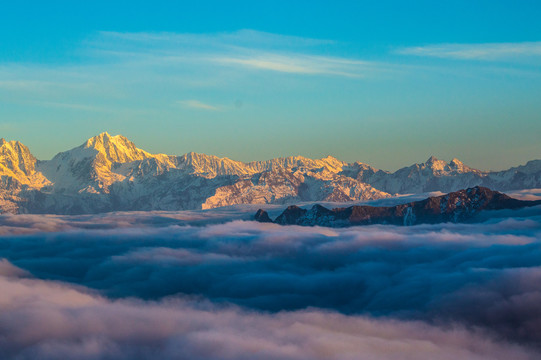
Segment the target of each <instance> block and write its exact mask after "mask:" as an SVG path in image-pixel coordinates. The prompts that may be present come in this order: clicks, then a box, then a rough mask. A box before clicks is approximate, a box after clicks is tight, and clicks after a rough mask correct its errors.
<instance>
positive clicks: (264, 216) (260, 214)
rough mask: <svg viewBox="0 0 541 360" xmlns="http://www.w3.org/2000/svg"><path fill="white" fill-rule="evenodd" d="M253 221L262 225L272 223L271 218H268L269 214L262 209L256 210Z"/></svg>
mask: <svg viewBox="0 0 541 360" xmlns="http://www.w3.org/2000/svg"><path fill="white" fill-rule="evenodd" d="M254 219H255V220H256V221H259V222H262V223H271V222H272V220H271V218H270V217H269V214H268V213H267V212H266V211H265V210H263V209H259V210H257V212H256V213H255V216H254Z"/></svg>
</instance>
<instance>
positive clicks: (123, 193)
mask: <svg viewBox="0 0 541 360" xmlns="http://www.w3.org/2000/svg"><path fill="white" fill-rule="evenodd" d="M0 179H1V183H0V209H1V210H2V211H9V212H19V213H68V214H73V213H96V212H104V211H118V210H185V209H210V208H214V207H219V206H228V205H235V204H265V203H277V204H286V203H296V202H302V201H327V202H345V201H360V200H372V199H381V198H386V197H389V196H391V195H390V194H396V193H400V194H405V193H420V192H428V191H442V192H450V191H455V190H458V189H463V188H467V187H472V186H476V185H483V186H488V187H491V188H495V189H497V190H501V189H517V188H524V187H532V188H533V187H541V161H540V160H536V161H531V162H529V163H528V164H526V165H523V166H519V167H516V168H512V169H509V170H507V171H500V172H492V173H491V172H483V171H479V170H476V169H472V168H470V167H467V166H466V165H464V164H463V163H461V162H460V161H459V160H457V159H453V160H452V161H451V162H450V163H446V162H445V161H442V160H438V159H436V158H434V157H431V158H430V159H428V160H427V161H426V162H425V163H422V164H414V165H412V166H409V167H406V168H403V169H400V170H398V171H396V172H394V173H390V172H387V171H383V170H378V169H375V168H373V167H371V166H369V165H367V164H364V163H361V162H355V163H352V164H348V163H345V162H343V161H340V160H338V159H336V158H334V157H332V156H328V157H325V158H322V159H309V158H305V157H302V156H291V157H285V158H277V159H271V160H267V161H253V162H249V163H243V162H240V161H235V160H231V159H228V158H219V157H216V156H212V155H205V154H198V153H193V152H192V153H188V154H185V155H182V156H173V155H165V154H151V153H149V152H146V151H144V150H141V149H139V148H137V147H136V146H135V144H134V143H133V142H131V141H129V140H128V139H127V138H125V137H123V136H121V135H116V136H111V135H109V134H108V133H102V134H100V135H98V136H95V137H92V138H90V139H88V140H87V141H86V142H84V143H83V144H81V145H80V146H78V147H76V148H74V149H71V150H68V151H65V152H61V153H59V154H58V155H56V156H55V157H54V158H53V159H52V160H49V161H38V160H36V159H35V157H34V156H32V154H31V153H30V151H29V150H28V148H27V147H26V146H24V145H23V144H21V143H19V142H17V141H11V142H7V141H5V140H4V139H1V140H0Z"/></svg>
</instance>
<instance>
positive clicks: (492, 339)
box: [0, 207, 541, 359]
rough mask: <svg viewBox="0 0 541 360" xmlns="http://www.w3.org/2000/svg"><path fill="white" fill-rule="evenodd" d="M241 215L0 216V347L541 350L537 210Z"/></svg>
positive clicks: (277, 353) (92, 354) (335, 352)
mask: <svg viewBox="0 0 541 360" xmlns="http://www.w3.org/2000/svg"><path fill="white" fill-rule="evenodd" d="M253 210H254V209H253V208H252V207H247V208H246V207H237V208H227V209H216V210H213V211H201V212H197V211H194V212H176V213H175V212H156V213H115V214H107V215H86V216H36V215H18V216H13V215H2V216H0V224H1V225H2V226H1V227H0V232H1V234H2V235H1V237H0V259H2V260H1V261H0V289H1V291H0V358H3V359H4V358H6V359H11V358H13V359H66V358H77V359H156V358H159V359H184V358H185V359H359V358H363V359H382V358H383V359H385V358H389V359H396V358H400V359H418V358H430V359H537V358H539V357H540V356H541V306H539V304H541V207H534V208H529V209H523V210H518V211H499V212H492V213H489V214H488V215H486V216H485V218H481V219H480V220H484V222H481V223H472V224H439V225H418V226H412V227H397V226H384V225H377V226H365V227H351V228H342V229H332V228H323V227H298V226H279V225H275V224H261V223H257V222H253V221H248V219H249V218H250V216H251V215H253ZM270 210H271V211H275V212H277V211H278V210H279V209H278V208H271V209H270Z"/></svg>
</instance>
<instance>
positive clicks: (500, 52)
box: [397, 41, 541, 61]
mask: <svg viewBox="0 0 541 360" xmlns="http://www.w3.org/2000/svg"><path fill="white" fill-rule="evenodd" d="M397 53H399V54H403V55H416V56H429V57H438V58H445V59H460V60H486V61H495V60H506V59H516V58H528V57H541V41H538V42H519V43H483V44H436V45H427V46H414V47H406V48H402V49H399V50H397Z"/></svg>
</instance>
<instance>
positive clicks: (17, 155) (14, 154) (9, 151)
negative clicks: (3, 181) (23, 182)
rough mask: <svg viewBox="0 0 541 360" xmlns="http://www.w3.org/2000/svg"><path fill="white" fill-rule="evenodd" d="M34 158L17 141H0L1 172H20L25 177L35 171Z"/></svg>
mask: <svg viewBox="0 0 541 360" xmlns="http://www.w3.org/2000/svg"><path fill="white" fill-rule="evenodd" d="M35 166H36V158H35V157H34V156H33V155H32V154H31V153H30V150H29V149H28V148H27V147H26V146H25V145H24V144H22V143H20V142H19V141H6V140H5V139H3V138H2V139H0V169H1V170H2V172H5V171H11V172H13V173H15V174H17V173H19V172H21V173H23V174H24V175H26V176H29V175H31V174H32V173H34V171H35Z"/></svg>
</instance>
